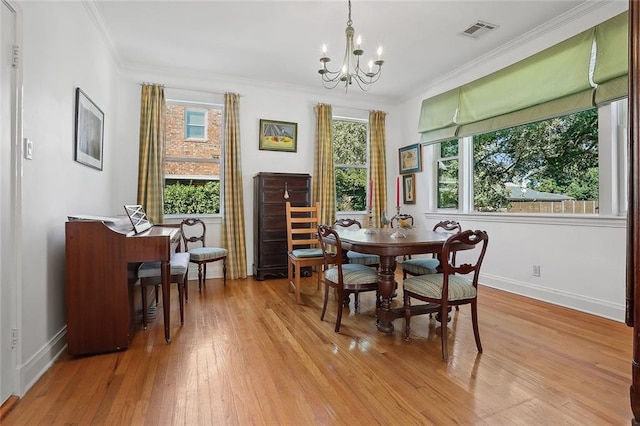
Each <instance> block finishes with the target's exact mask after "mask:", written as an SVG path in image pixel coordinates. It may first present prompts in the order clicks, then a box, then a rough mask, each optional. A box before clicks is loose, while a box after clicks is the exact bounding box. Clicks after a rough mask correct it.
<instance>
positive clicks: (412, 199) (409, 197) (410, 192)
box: [402, 174, 416, 204]
mask: <svg viewBox="0 0 640 426" xmlns="http://www.w3.org/2000/svg"><path fill="white" fill-rule="evenodd" d="M402 189H403V191H402V194H403V197H402V198H403V200H402V202H403V203H404V204H415V203H416V175H414V174H410V175H404V176H402Z"/></svg>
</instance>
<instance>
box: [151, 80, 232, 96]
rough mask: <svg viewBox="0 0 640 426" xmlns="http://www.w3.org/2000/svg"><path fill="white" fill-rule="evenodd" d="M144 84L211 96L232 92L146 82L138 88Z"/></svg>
mask: <svg viewBox="0 0 640 426" xmlns="http://www.w3.org/2000/svg"><path fill="white" fill-rule="evenodd" d="M145 84H157V85H158V86H162V87H164V88H165V89H174V90H188V91H191V92H200V93H210V94H212V95H224V94H226V93H233V92H214V91H212V90H203V89H187V88H185V87H175V86H167V85H165V84H160V83H147V82H142V83H140V86H144V85H145ZM238 95H239V96H240V97H243V96H244V95H242V94H240V93H238Z"/></svg>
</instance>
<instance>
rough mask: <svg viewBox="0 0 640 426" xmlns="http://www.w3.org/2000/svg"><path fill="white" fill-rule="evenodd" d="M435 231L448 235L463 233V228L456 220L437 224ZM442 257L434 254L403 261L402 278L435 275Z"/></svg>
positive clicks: (407, 258) (453, 254)
mask: <svg viewBox="0 0 640 426" xmlns="http://www.w3.org/2000/svg"><path fill="white" fill-rule="evenodd" d="M433 230H434V231H436V232H446V233H450V234H452V233H458V232H461V231H462V226H461V225H460V223H459V222H456V221H455V220H443V221H440V222H438V223H436V224H435V226H434V227H433ZM455 255H456V254H455V252H454V253H452V256H453V259H452V260H453V262H454V263H455V260H456V259H455ZM439 257H440V255H439V254H436V253H434V254H433V255H432V257H430V258H424V257H423V258H416V259H413V258H411V256H407V257H406V258H405V259H404V260H403V261H402V278H403V279H405V278H407V275H413V276H416V275H424V274H433V273H435V272H437V271H436V270H437V268H438V266H440V259H439Z"/></svg>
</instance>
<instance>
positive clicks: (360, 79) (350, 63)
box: [318, 0, 384, 92]
mask: <svg viewBox="0 0 640 426" xmlns="http://www.w3.org/2000/svg"><path fill="white" fill-rule="evenodd" d="M352 24H353V22H352V21H351V0H349V19H348V20H347V29H346V30H345V31H344V33H345V35H346V36H347V44H346V46H345V49H344V59H343V60H342V67H341V68H340V70H338V71H331V70H329V69H328V68H327V62H330V61H331V59H330V58H329V56H327V45H326V44H323V45H322V57H321V58H320V63H321V64H322V68H320V69H319V70H318V73H319V74H320V75H321V76H322V85H323V86H324V87H326V88H327V89H333V88H334V87H336V86H338V85H339V84H341V83H344V90H345V92H346V91H347V89H349V85H351V84H353V82H356V84H357V85H358V86H359V87H360V89H362V90H364V91H367V90H369V89H370V88H371V85H372V84H373V83H375V82H376V81H378V79H379V78H380V72H381V71H382V64H383V63H384V61H383V60H382V59H380V56H381V55H382V46H379V47H378V52H377V53H378V57H377V59H376V60H375V61H374V60H373V59H372V60H370V61H369V63H368V71H364V70H362V68H360V57H361V56H362V54H363V53H364V50H362V49H361V48H360V42H361V40H362V39H361V38H360V36H358V38H357V40H356V42H355V45H354V42H353V35H354V33H355V30H354V29H353V27H352V26H351V25H352ZM374 66H375V67H376V68H375V71H374Z"/></svg>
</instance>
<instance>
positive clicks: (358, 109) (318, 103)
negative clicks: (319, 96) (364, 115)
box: [313, 102, 389, 115]
mask: <svg viewBox="0 0 640 426" xmlns="http://www.w3.org/2000/svg"><path fill="white" fill-rule="evenodd" d="M320 104H326V105H331V108H344V109H353V110H356V111H366V112H371V111H382V110H379V109H371V108H356V107H350V106H345V105H334V104H332V103H329V102H316V103H314V104H313V106H316V105H320ZM382 112H384V113H385V114H387V115H389V113H388V112H386V111H382Z"/></svg>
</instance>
